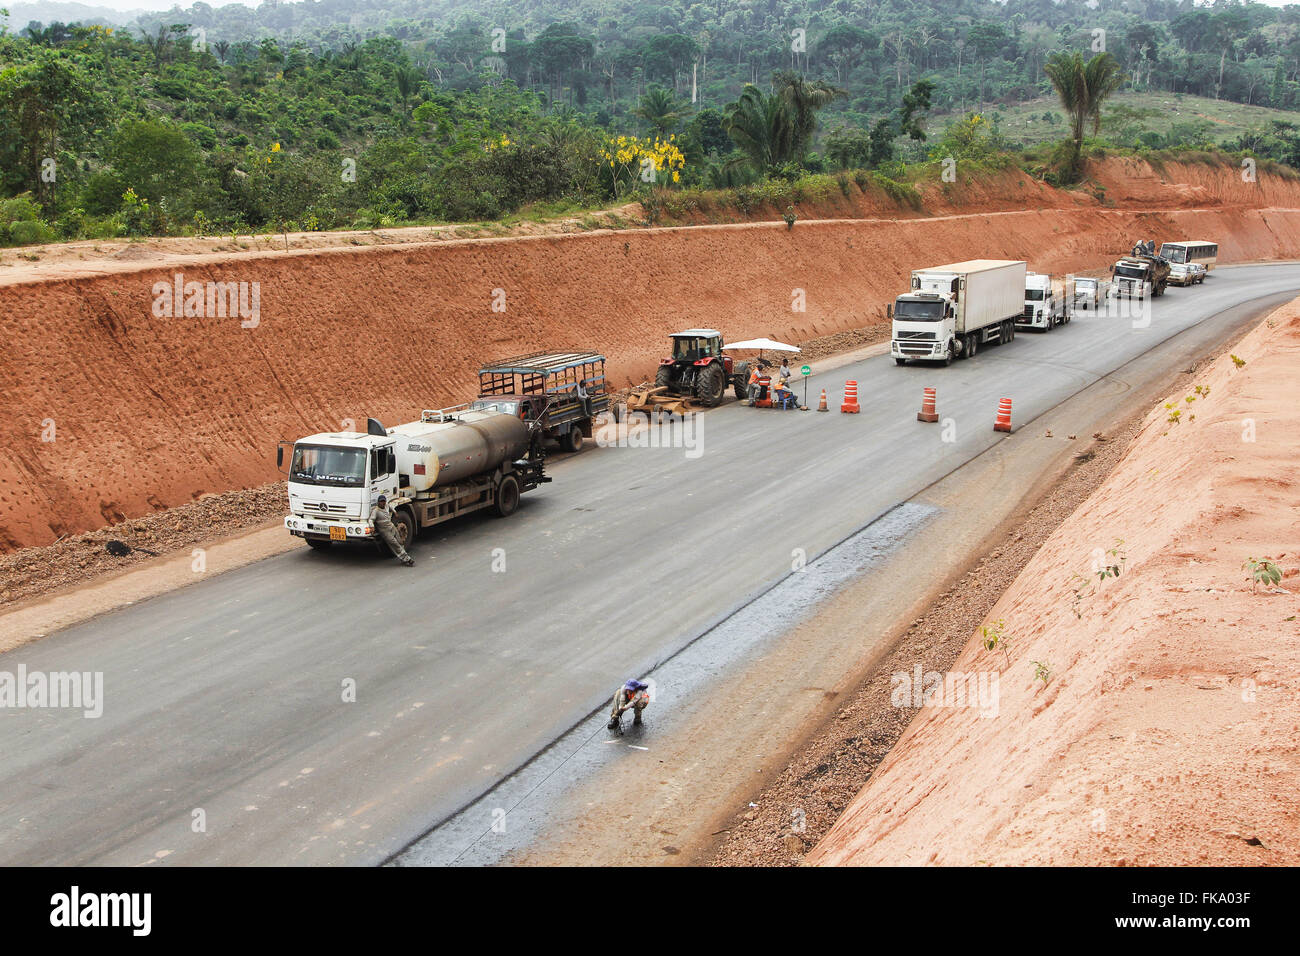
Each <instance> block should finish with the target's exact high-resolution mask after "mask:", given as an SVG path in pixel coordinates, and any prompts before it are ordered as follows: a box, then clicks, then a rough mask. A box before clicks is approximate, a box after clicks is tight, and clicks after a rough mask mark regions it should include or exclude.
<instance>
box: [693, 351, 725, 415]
mask: <svg viewBox="0 0 1300 956" xmlns="http://www.w3.org/2000/svg"><path fill="white" fill-rule="evenodd" d="M726 390H727V376H726V373H724V372H723V371H722V366H721V365H719V364H718V363H716V362H714V363H713V364H711V365H706V366H704V368H702V369H700V374H699V375H697V376H696V378H695V397H696V398H698V399H699V400H700V404H701V405H704V406H705V407H707V408H712V407H713V406H714V405H717V404H718V402H720V401H722V394H723V392H725V391H726Z"/></svg>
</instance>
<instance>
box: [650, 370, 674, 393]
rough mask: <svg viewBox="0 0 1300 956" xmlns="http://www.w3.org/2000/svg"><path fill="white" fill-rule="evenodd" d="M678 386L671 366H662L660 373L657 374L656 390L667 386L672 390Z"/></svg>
mask: <svg viewBox="0 0 1300 956" xmlns="http://www.w3.org/2000/svg"><path fill="white" fill-rule="evenodd" d="M675 384H676V376H675V375H673V367H672V366H671V365H660V366H659V371H657V372H655V388H663V387H664V386H665V385H667V386H668V387H669V388H670V389H671V388H672V387H673V385H675Z"/></svg>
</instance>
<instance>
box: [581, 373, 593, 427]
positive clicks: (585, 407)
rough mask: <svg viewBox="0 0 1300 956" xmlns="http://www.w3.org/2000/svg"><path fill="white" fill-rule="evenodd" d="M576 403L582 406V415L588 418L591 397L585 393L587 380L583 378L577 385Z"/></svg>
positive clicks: (589, 415)
mask: <svg viewBox="0 0 1300 956" xmlns="http://www.w3.org/2000/svg"><path fill="white" fill-rule="evenodd" d="M578 403H579V404H580V405H582V411H583V414H585V415H586V416H587V417H588V418H590V417H591V395H590V394H588V392H587V380H586V379H585V378H584V379H583V380H582V381H580V382H579V383H578Z"/></svg>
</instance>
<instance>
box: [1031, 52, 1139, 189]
mask: <svg viewBox="0 0 1300 956" xmlns="http://www.w3.org/2000/svg"><path fill="white" fill-rule="evenodd" d="M1043 72H1044V73H1046V74H1047V78H1048V79H1049V80H1051V81H1052V86H1053V88H1055V90H1056V95H1057V97H1058V98H1059V99H1060V101H1061V108H1062V109H1064V110H1065V115H1066V116H1067V117H1069V120H1070V139H1069V141H1068V143H1069V145H1068V150H1069V153H1068V157H1067V169H1066V174H1067V179H1068V180H1069V181H1070V182H1076V181H1077V180H1078V178H1079V174H1080V172H1081V166H1082V160H1083V134H1084V130H1085V129H1086V128H1087V126H1088V125H1089V123H1091V124H1092V131H1093V133H1094V134H1095V133H1097V131H1098V130H1100V129H1101V107H1102V104H1103V103H1104V102H1106V100H1107V99H1108V98H1109V97H1110V95H1111V94H1112V93H1114V92H1115V91H1116V90H1117V89H1119V88H1120V86H1122V85H1123V83H1124V70H1123V68H1122V67H1121V66H1120V64H1119V61H1118V60H1116V59H1115V58H1114V57H1113V56H1111V55H1110V54H1109V53H1101V54H1098V55H1097V56H1094V57H1093V58H1092V59H1091V60H1088V61H1087V62H1084V59H1083V54H1081V53H1079V52H1078V51H1075V52H1073V53H1053V54H1052V55H1051V57H1049V58H1048V60H1047V63H1046V64H1045V65H1044V66H1043Z"/></svg>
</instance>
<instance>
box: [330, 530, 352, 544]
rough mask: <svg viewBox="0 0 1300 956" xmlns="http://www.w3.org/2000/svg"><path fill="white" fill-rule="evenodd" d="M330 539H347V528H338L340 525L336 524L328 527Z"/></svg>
mask: <svg viewBox="0 0 1300 956" xmlns="http://www.w3.org/2000/svg"><path fill="white" fill-rule="evenodd" d="M330 540H331V541H346V540H348V529H347V528H340V527H337V526H335V527H332V528H330Z"/></svg>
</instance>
